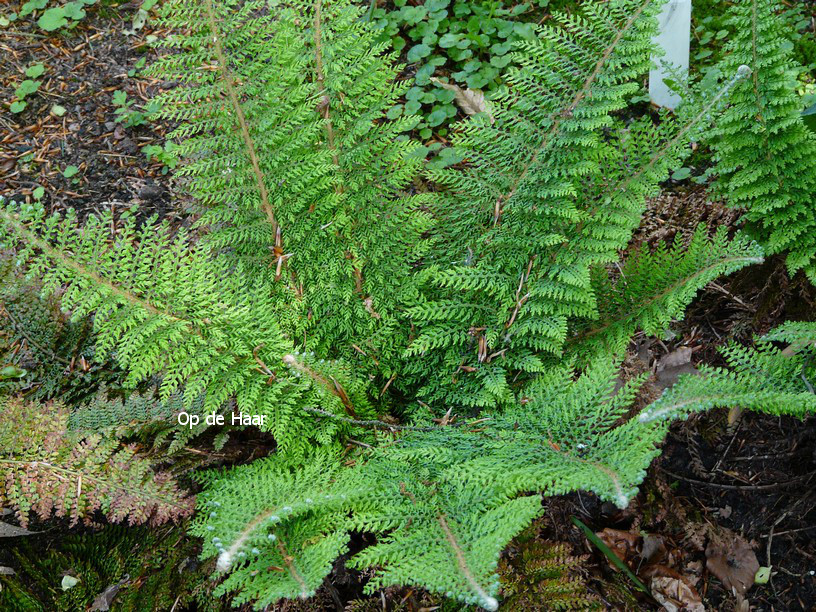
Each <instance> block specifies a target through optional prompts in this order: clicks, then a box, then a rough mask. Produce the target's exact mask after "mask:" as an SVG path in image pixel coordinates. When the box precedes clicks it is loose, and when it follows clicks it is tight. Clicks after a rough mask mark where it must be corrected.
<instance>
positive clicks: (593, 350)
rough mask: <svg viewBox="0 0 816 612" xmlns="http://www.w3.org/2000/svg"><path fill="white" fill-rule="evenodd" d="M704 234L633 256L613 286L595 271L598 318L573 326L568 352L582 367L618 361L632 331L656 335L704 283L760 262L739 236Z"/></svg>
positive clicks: (605, 274) (722, 230) (754, 248)
mask: <svg viewBox="0 0 816 612" xmlns="http://www.w3.org/2000/svg"><path fill="white" fill-rule="evenodd" d="M707 233H708V232H707V229H706V227H705V226H702V225H701V226H699V227H698V228H697V230H696V231H695V232H694V234H693V235H692V236H691V237H690V239H689V240H688V245H687V246H686V245H685V244H684V242H685V241H684V240H683V239H682V238H681V237H677V238H676V239H675V243H674V245H673V246H671V247H666V246H664V245H660V246H659V247H658V249H657V250H656V251H655V252H654V253H645V252H642V251H641V252H637V253H635V254H634V255H632V256H630V257H629V258H628V259H627V260H626V261H625V262H624V264H623V266H622V267H621V269H620V273H619V275H618V277H617V279H616V280H614V281H613V280H612V278H610V275H609V273H608V272H607V271H606V270H604V269H603V268H598V269H596V271H595V278H594V280H595V282H594V285H593V286H594V289H595V294H596V296H597V299H598V304H599V308H598V310H599V318H598V320H597V321H591V322H587V323H584V324H581V325H579V326H577V330H576V332H577V333H576V335H575V336H574V337H573V338H571V339H570V341H569V345H568V351H569V352H570V353H572V354H575V355H580V356H581V361H582V363H588V362H590V361H592V360H593V358H597V357H598V356H601V355H619V356H623V353H624V351H625V349H626V345H627V344H628V342H629V340H630V338H631V337H632V335H633V334H634V333H635V331H637V330H638V329H642V330H643V331H644V332H645V333H646V334H648V335H650V336H656V335H659V334H660V333H661V332H663V331H664V330H665V329H666V327H667V326H668V325H669V323H671V321H673V320H675V319H679V318H682V316H683V312H684V311H685V309H686V306H688V304H689V302H691V300H692V299H694V296H695V295H696V294H697V292H698V291H699V290H700V289H702V288H703V287H705V286H706V285H707V284H708V283H709V282H711V281H712V280H714V279H716V278H718V277H720V276H724V275H727V274H731V273H733V272H735V271H736V270H739V269H741V268H743V267H745V266H749V265H753V264H758V263H761V262H762V261H763V258H762V249H761V248H760V247H759V245H757V244H756V243H755V242H753V241H751V240H749V239H747V238H746V237H745V236H743V235H741V234H737V235H736V236H735V237H734V238H733V239H732V240H730V241H729V240H728V237H727V234H728V232H727V230H726V229H725V228H720V229H719V230H718V231H717V233H716V234H715V235H714V236H713V237H712V238H710V239H709V238H708V236H707Z"/></svg>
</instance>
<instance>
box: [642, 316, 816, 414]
mask: <svg viewBox="0 0 816 612" xmlns="http://www.w3.org/2000/svg"><path fill="white" fill-rule="evenodd" d="M773 342H790V343H791V344H789V345H788V347H787V348H785V349H780V348H777V347H776V346H774V345H773ZM721 352H722V354H723V356H724V357H725V360H726V361H727V362H728V365H729V367H730V369H725V368H712V367H709V366H703V367H701V368H700V375H699V376H688V375H687V376H681V377H680V379H679V380H678V381H677V384H675V385H674V386H673V387H671V388H670V389H667V390H666V391H665V392H664V393H663V396H661V397H660V399H658V400H657V401H656V402H655V403H654V404H652V405H651V406H649V408H648V409H647V410H644V411H643V412H642V413H641V415H640V419H641V420H642V421H656V420H660V419H669V418H684V417H686V416H688V415H689V414H692V413H695V412H701V411H704V410H710V409H712V408H746V409H748V410H756V411H758V412H764V413H766V414H773V415H783V414H787V415H793V416H797V417H800V418H804V417H805V416H807V415H808V414H812V413H815V412H816V391H814V388H816V359H814V357H816V324H814V323H803V322H796V323H794V322H789V323H786V324H785V325H783V326H781V327H778V328H776V329H774V330H772V331H771V332H770V333H769V334H768V335H767V336H765V337H764V338H761V339H760V340H759V342H758V344H757V346H756V347H755V348H750V347H744V346H739V345H737V344H733V343H732V344H729V345H728V346H726V347H724V348H723V349H722V350H721Z"/></svg>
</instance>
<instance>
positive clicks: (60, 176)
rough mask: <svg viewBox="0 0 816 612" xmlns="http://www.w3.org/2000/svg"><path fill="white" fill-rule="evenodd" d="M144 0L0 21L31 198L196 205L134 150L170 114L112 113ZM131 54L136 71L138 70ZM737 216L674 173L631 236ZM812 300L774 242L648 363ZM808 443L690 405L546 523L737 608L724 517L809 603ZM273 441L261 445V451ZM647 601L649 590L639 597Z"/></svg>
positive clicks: (10, 169) (759, 591)
mask: <svg viewBox="0 0 816 612" xmlns="http://www.w3.org/2000/svg"><path fill="white" fill-rule="evenodd" d="M140 4H141V3H140V2H127V3H116V2H113V3H110V2H107V3H105V4H104V5H94V6H91V7H88V8H87V9H86V10H87V11H88V16H87V17H86V18H85V19H83V20H82V21H81V22H80V23H79V24H78V25H77V27H76V28H74V29H72V30H71V31H69V32H68V33H67V34H51V35H47V36H46V35H44V33H43V32H42V31H40V30H39V29H37V28H36V27H31V26H30V25H27V24H25V23H22V22H17V23H15V24H13V25H12V26H9V27H8V28H6V29H5V30H3V32H2V37H1V38H0V110H2V114H0V195H2V196H3V197H5V198H11V199H16V200H29V201H30V200H31V199H32V198H33V197H34V195H33V192H34V190H35V189H36V188H37V187H39V186H41V187H44V189H45V196H44V198H43V200H44V202H45V204H46V205H47V207H48V208H49V209H51V210H66V209H67V208H69V207H70V208H74V209H76V210H77V211H78V213H79V214H80V216H84V215H87V214H91V213H93V212H98V211H101V210H104V209H112V210H113V211H114V212H116V211H117V210H124V209H126V208H129V207H131V206H133V205H138V207H139V209H140V212H141V213H142V214H143V215H149V214H157V215H159V216H160V217H162V218H170V219H176V222H180V221H181V220H182V219H185V218H186V217H187V214H188V213H187V210H186V204H185V203H184V202H185V201H184V199H183V197H182V196H181V195H180V194H178V193H177V192H176V191H174V186H173V184H172V182H171V180H170V178H169V177H170V174H169V173H165V172H164V170H165V167H164V166H163V164H161V163H158V162H155V161H153V162H148V160H147V158H146V156H145V154H144V153H143V152H142V150H141V149H142V147H144V146H146V145H150V144H153V145H159V146H161V145H163V144H164V141H165V137H166V134H167V132H168V130H169V129H170V127H171V126H169V125H167V124H164V123H161V122H155V121H145V122H143V123H141V124H140V125H135V126H132V127H126V126H125V125H124V124H123V123H121V122H117V115H116V108H117V107H116V105H115V104H114V103H113V93H114V92H115V91H124V92H126V94H127V97H128V99H129V100H131V102H132V106H133V108H136V109H138V108H139V107H142V106H143V105H145V104H146V103H147V101H148V100H149V99H150V98H151V97H152V96H153V95H155V93H156V92H157V91H158V89H159V88H160V87H161V86H162V84H161V83H158V82H156V81H153V80H150V79H147V78H145V77H143V76H140V75H139V73H138V68H137V67H136V64H137V62H139V60H140V59H142V58H145V57H146V58H147V61H148V62H150V61H151V59H152V57H153V56H154V53H155V52H154V51H152V50H150V47H149V46H148V44H147V40H148V37H149V36H151V35H153V36H162V35H165V34H166V33H164V32H160V31H157V30H154V29H153V28H152V26H151V24H150V22H148V24H147V26H146V27H145V28H144V29H142V30H140V31H138V32H137V33H135V34H133V35H126V34H125V33H124V30H125V29H127V28H129V27H130V24H131V20H132V18H133V15H134V14H135V11H136V10H137V9H138V7H139V5H140ZM5 8H6V7H4V9H3V10H5ZM36 63H42V64H44V65H45V67H46V72H45V73H44V74H43V76H42V77H40V80H41V81H42V85H41V87H40V90H39V91H38V92H37V93H36V94H34V95H32V96H29V97H28V98H27V99H26V102H27V103H28V106H27V108H26V109H25V110H24V111H23V112H22V113H20V114H13V113H11V112H10V111H9V110H8V104H9V102H11V101H12V100H13V97H14V89H15V88H16V87H17V86H18V85H19V83H20V82H21V81H22V80H24V79H25V76H24V71H25V69H26V68H27V67H29V66H31V65H33V64H36ZM132 70H135V71H136V72H135V73H134V74H133V75H132V76H129V74H128V73H129V71H132ZM55 104H58V105H60V106H62V107H64V108H65V109H66V112H65V114H64V115H63V116H61V117H58V116H56V115H54V114H52V113H51V109H52V107H53V106H54V105H55ZM69 166H76V167H77V168H78V169H79V173H78V174H77V175H76V176H74V177H72V178H66V177H65V176H64V170H65V169H66V168H67V167H69ZM738 217H739V215H738V213H736V212H735V211H731V210H728V209H726V208H724V207H723V206H722V205H720V204H718V203H716V202H711V201H710V199H709V198H708V196H707V194H706V192H705V190H704V189H703V188H701V187H695V188H691V189H685V188H677V189H675V190H674V191H672V192H669V193H668V194H666V195H664V196H661V197H660V198H658V199H656V200H654V201H653V202H652V203H651V206H650V208H649V212H648V214H647V218H646V221H645V222H644V224H643V226H642V228H641V230H639V232H638V234H637V236H636V238H635V241H634V245H635V246H641V247H644V246H646V247H653V246H655V245H656V244H657V243H658V242H660V241H665V240H667V239H670V238H672V237H674V236H675V235H676V234H680V235H685V234H687V232H689V231H690V230H692V229H693V228H694V227H696V225H697V224H698V223H701V222H708V223H716V224H721V225H722V224H726V225H728V226H732V227H733V226H734V225H735V224H736V222H737V219H738ZM814 311H816V289H814V287H813V286H811V285H810V284H809V283H807V281H805V280H804V279H803V278H801V277H798V276H797V277H794V278H793V279H790V278H789V277H788V275H787V273H786V271H785V269H784V265H783V264H782V262H781V261H780V260H779V259H776V258H771V259H770V260H769V261H767V262H766V263H765V264H764V265H763V266H758V267H754V268H751V269H747V270H744V271H742V272H740V273H737V274H735V275H733V276H731V277H729V278H726V279H722V280H721V281H718V282H717V283H712V284H711V285H709V286H708V287H707V288H706V290H705V291H703V292H702V293H701V294H700V295H699V296H698V298H697V299H696V300H695V302H694V303H693V304H692V305H691V307H690V308H689V309H688V312H687V315H686V318H685V320H684V321H682V322H680V323H678V324H677V325H676V326H675V327H674V328H673V332H674V337H673V339H671V340H668V341H661V342H657V343H654V344H652V345H651V346H650V352H651V358H650V359H649V362H648V363H645V364H641V365H643V366H644V367H648V368H652V367H654V362H655V360H657V359H659V357H661V356H662V355H665V354H667V353H669V352H671V351H673V350H674V349H676V348H678V347H680V346H686V347H691V348H692V349H693V350H692V355H693V357H692V365H693V364H695V363H699V362H706V363H711V364H714V365H717V364H719V363H721V361H720V358H719V355H718V353H717V350H716V349H717V347H718V346H721V345H722V344H724V343H725V342H727V341H728V340H737V341H743V342H745V341H750V339H751V338H752V337H753V336H754V335H755V334H761V333H763V332H766V331H767V330H768V329H770V328H771V327H773V326H774V325H776V324H779V323H780V322H782V321H783V320H786V319H802V318H804V317H805V316H806V314H807V313H808V312H809V313H811V316H812V313H813V312H814ZM633 352H634V351H633ZM262 446H263V445H262ZM815 449H816V417H811V418H809V419H806V420H804V421H797V420H794V419H789V418H772V417H768V416H761V415H756V414H744V415H743V416H742V417H741V419H740V420H739V421H738V422H737V423H736V424H734V425H730V424H729V423H728V422H727V419H726V415H725V413H724V412H720V411H717V412H713V413H711V414H705V415H701V416H697V417H694V418H691V419H689V420H688V421H686V422H683V423H679V424H676V425H674V426H673V427H672V429H671V432H670V434H669V437H668V439H667V441H666V442H665V444H664V449H663V454H662V455H661V456H660V458H659V459H658V460H656V461H655V463H654V464H653V466H652V468H651V470H650V472H649V475H648V477H647V480H646V482H645V483H644V485H643V486H642V492H641V494H640V495H639V496H638V498H637V499H636V500H635V501H634V502H633V503H632V504H631V505H630V507H629V508H627V509H626V510H623V511H621V510H616V509H614V508H613V507H612V506H610V505H609V504H601V503H600V502H598V500H597V499H596V498H594V496H592V495H590V494H585V493H582V494H580V495H579V494H575V495H571V496H565V497H560V498H554V499H550V500H548V501H547V504H548V513H547V515H548V520H547V522H546V527H545V529H544V530H543V536H542V537H546V538H548V539H552V540H555V541H568V542H572V543H573V545H574V548H575V550H576V551H580V552H582V553H591V555H592V556H591V557H590V561H588V564H587V571H588V573H589V574H590V575H591V576H592V580H593V582H592V584H593V585H594V586H593V588H595V589H597V591H598V593H599V594H601V596H602V595H603V592H604V588H605V587H604V585H605V584H607V583H608V582H609V580H610V576H611V575H612V573H613V572H614V570H613V569H611V567H610V565H609V563H608V562H607V560H606V558H605V557H604V556H603V555H602V554H600V553H599V552H598V550H597V549H596V548H594V547H592V546H590V544H589V543H588V541H587V540H586V538H585V537H584V536H583V534H582V533H581V532H580V531H579V530H578V529H577V528H576V527H575V526H574V525H573V524H572V522H571V521H570V518H571V517H572V516H577V517H579V518H580V519H581V520H583V521H584V522H585V523H586V524H588V525H589V526H590V527H591V528H592V529H593V530H595V531H601V530H603V529H604V528H607V527H610V528H615V529H621V530H627V531H632V532H633V533H635V532H637V533H649V534H657V535H659V536H660V537H661V538H662V539H663V541H664V542H665V544H666V546H667V548H668V549H669V550H670V552H671V553H672V555H673V557H672V558H673V559H674V562H673V563H674V569H676V570H677V571H678V572H680V573H681V574H683V575H684V576H686V577H688V579H689V580H693V581H694V584H695V586H696V588H697V590H698V591H699V593H700V594H701V595H702V596H703V598H704V601H705V604H706V607H707V608H710V609H721V610H728V609H734V607H735V605H736V604H735V598H734V597H733V595H732V594H731V593H729V592H727V591H726V589H725V588H724V587H723V586H722V583H721V582H720V581H719V580H718V579H717V578H715V577H714V576H713V575H712V574H711V573H710V572H709V571H707V570H706V569H705V565H706V554H705V549H706V542H708V541H709V540H710V539H711V537H713V536H712V533H716V532H718V530H722V529H723V528H725V529H728V530H731V531H733V532H735V533H737V534H739V535H741V536H742V537H743V538H744V539H745V540H747V541H748V542H749V544H750V545H751V547H752V548H753V550H754V552H755V553H756V555H757V558H758V561H759V563H760V564H761V565H771V566H773V571H774V574H773V577H772V578H771V581H770V582H769V583H768V584H766V585H756V586H754V587H753V588H752V589H751V590H750V591H749V592H748V594H747V597H748V600H749V601H750V604H751V606H752V607H753V608H754V609H757V610H812V609H816V576H814V572H815V571H816V537H814V536H816V492H815V491H816V450H815ZM267 451H268V449H267V448H265V447H264V448H262V449H260V452H261V454H263V453H265V452H267ZM253 452H254V451H253ZM362 537H363V536H360V537H359V538H358V539H360V538H362ZM332 580H333V582H334V584H333V585H328V586H327V587H326V588H325V589H322V590H321V592H320V593H319V595H318V599H317V601H321V602H325V605H326V609H331V608H332V607H334V606H335V605H336V604H337V603H338V599H341V600H343V601H345V602H347V601H349V600H350V599H354V598H357V597H360V596H361V593H362V584H363V581H364V577H363V576H361V575H359V574H358V573H354V572H347V571H345V570H343V569H342V567H341V566H340V565H339V566H338V567H337V568H336V570H335V571H334V572H333V574H332ZM387 593H388V597H389V598H393V599H392V602H391V603H392V606H391V607H392V608H393V607H396V606H397V605H400V602H403V601H407V600H408V599H411V598H413V599H412V600H415V601H416V602H417V605H419V602H422V601H424V599H423V597H424V596H423V595H421V594H416V593H415V592H414V591H412V590H410V589H393V590H388V591H387ZM639 607H641V608H642V609H650V608H654V607H655V606H654V604H653V602H649V601H645V600H644V601H641V602H640V604H639ZM294 608H298V609H302V608H300V607H299V604H295V603H293V604H287V605H285V606H283V607H282V609H294ZM312 609H317V608H312ZM372 609H373V608H372Z"/></svg>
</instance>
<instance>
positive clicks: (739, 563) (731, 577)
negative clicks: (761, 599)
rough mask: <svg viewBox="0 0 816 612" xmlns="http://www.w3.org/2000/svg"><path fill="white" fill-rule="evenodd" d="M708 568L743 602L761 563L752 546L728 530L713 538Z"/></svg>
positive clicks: (707, 557)
mask: <svg viewBox="0 0 816 612" xmlns="http://www.w3.org/2000/svg"><path fill="white" fill-rule="evenodd" d="M705 554H706V568H708V571H710V572H711V573H712V574H714V575H715V576H716V577H717V578H719V579H720V581H721V582H722V583H723V586H724V587H725V588H726V589H727V590H728V591H729V592H732V593H734V594H735V595H736V596H737V600H738V601H739V600H742V599H743V598H744V597H745V593H747V592H748V589H750V588H751V587H752V586H753V584H754V580H755V576H756V573H757V571H759V561H757V557H756V554H754V551H753V550H752V549H751V546H750V545H749V544H748V542H746V541H745V540H744V539H743V538H742V537H740V536H739V535H737V534H736V533H734V532H733V531H730V530H728V529H722V530H721V532H720V534H718V535H717V536H716V537H712V538H711V541H710V542H709V544H708V547H706V551H705Z"/></svg>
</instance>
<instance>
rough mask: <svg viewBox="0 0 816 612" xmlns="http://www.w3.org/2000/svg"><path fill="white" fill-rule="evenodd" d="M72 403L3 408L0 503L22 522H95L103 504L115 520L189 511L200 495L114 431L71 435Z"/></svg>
mask: <svg viewBox="0 0 816 612" xmlns="http://www.w3.org/2000/svg"><path fill="white" fill-rule="evenodd" d="M67 422H68V410H67V409H66V408H64V407H62V406H59V405H57V404H51V405H42V406H36V405H31V404H27V403H25V402H23V401H21V400H18V399H14V398H9V399H6V400H4V401H3V402H2V410H0V467H2V472H3V476H2V477H0V502H2V504H3V505H4V506H10V507H11V508H13V509H15V511H16V514H17V518H18V519H19V520H20V524H21V525H23V526H24V527H25V526H26V525H27V524H28V521H29V518H30V515H31V514H32V513H33V514H36V515H37V516H38V517H39V518H40V519H42V520H46V519H48V518H51V516H52V515H56V516H58V517H68V518H70V520H71V524H72V525H73V524H76V523H77V522H79V521H80V520H83V521H85V522H90V521H91V517H92V514H93V513H94V512H95V511H97V510H101V511H102V512H104V514H105V515H106V516H107V517H108V519H109V520H111V521H113V522H123V521H127V522H128V523H129V524H131V525H135V524H140V523H149V524H151V525H159V524H161V523H164V522H166V521H168V520H171V519H176V518H179V517H184V516H188V515H189V514H191V513H192V511H193V499H192V498H190V497H187V496H186V495H185V494H184V493H183V492H182V491H181V490H179V488H178V486H177V485H176V483H175V482H174V481H173V479H172V477H171V476H170V474H169V473H166V472H154V471H153V470H152V466H151V462H150V461H149V460H147V459H145V458H143V457H140V456H139V455H137V454H136V449H135V448H134V447H132V446H123V445H121V444H120V443H119V442H118V440H116V439H115V438H104V437H101V436H99V435H98V434H93V435H89V436H81V435H79V436H78V435H71V434H70V433H69V432H68V430H67Z"/></svg>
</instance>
